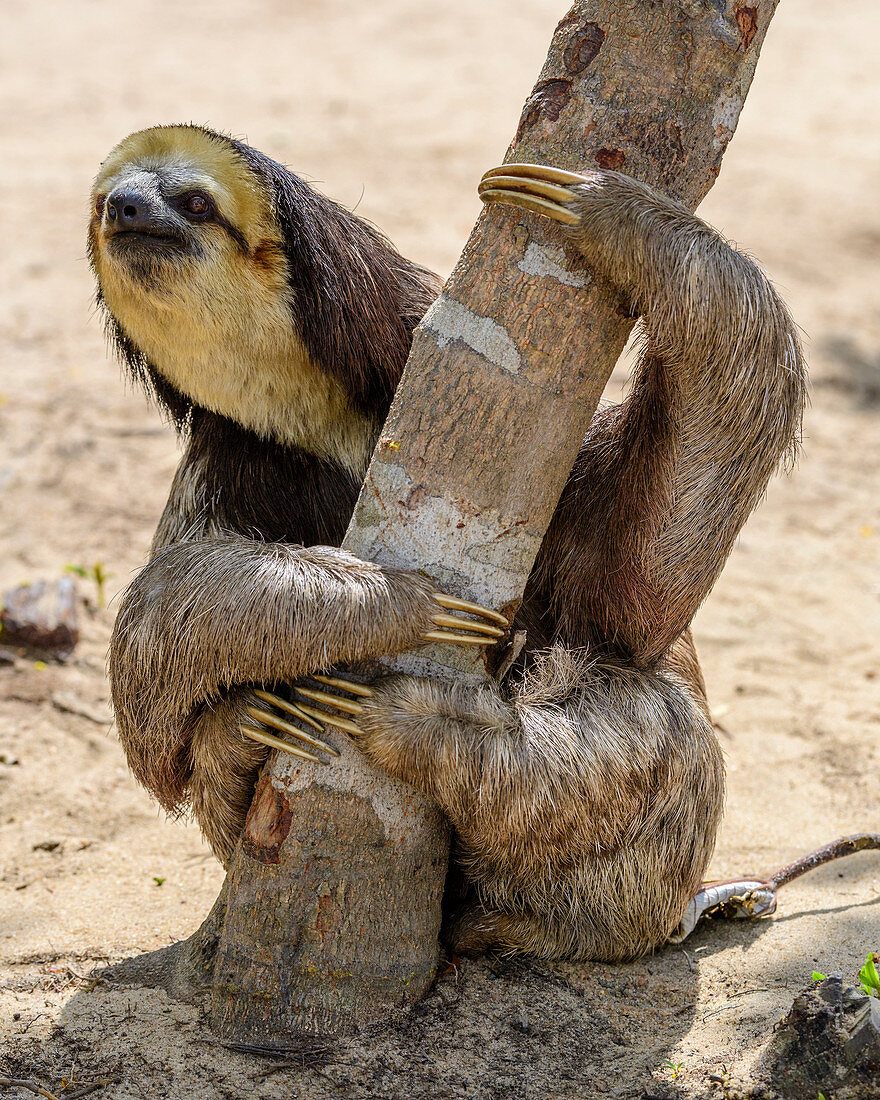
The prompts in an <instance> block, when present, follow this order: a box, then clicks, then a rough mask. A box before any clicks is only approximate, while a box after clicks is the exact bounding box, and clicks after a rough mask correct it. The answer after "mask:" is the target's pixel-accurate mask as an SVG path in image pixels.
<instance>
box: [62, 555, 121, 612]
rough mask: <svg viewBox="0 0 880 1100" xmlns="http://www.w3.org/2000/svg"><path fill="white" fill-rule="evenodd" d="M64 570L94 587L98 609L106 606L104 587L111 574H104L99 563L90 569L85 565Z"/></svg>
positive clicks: (70, 566)
mask: <svg viewBox="0 0 880 1100" xmlns="http://www.w3.org/2000/svg"><path fill="white" fill-rule="evenodd" d="M64 568H65V570H66V571H67V572H68V573H73V574H74V575H75V576H77V577H82V578H83V580H86V581H91V582H92V583H93V584H94V586H95V592H96V597H97V603H98V607H100V608H104V607H106V606H107V594H106V588H105V586H106V584H107V581H108V580H109V579H110V578H111V577H112V576H113V574H112V573H107V572H105V570H104V566H103V565H102V564H101V562H99V561H96V562H95V564H94V565H92V566H91V567H89V566H85V565H65V567H64Z"/></svg>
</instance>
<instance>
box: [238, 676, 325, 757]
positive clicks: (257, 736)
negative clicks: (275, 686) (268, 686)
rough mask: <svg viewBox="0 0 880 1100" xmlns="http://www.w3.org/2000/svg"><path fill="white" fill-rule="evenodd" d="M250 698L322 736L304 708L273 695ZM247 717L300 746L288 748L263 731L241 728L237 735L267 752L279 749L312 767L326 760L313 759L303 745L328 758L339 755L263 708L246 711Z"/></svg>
mask: <svg viewBox="0 0 880 1100" xmlns="http://www.w3.org/2000/svg"><path fill="white" fill-rule="evenodd" d="M254 695H256V696H257V698H258V699H260V700H261V701H262V702H264V703H268V704H269V706H273V707H277V708H278V709H279V710H283V711H286V712H287V713H288V714H290V715H292V716H293V717H294V718H297V719H298V720H299V721H300V722H303V723H305V725H307V726H311V727H312V728H313V729H316V730H317V731H318V733H323V731H324V727H323V726H322V725H320V723H318V722H316V721H315V720H314V719H313V718H311V717H310V716H309V715H308V714H307V713H306V710H305V708H304V707H301V706H299V705H298V704H297V703H291V702H288V700H287V699H282V698H281V697H280V696H279V695H275V694H273V693H272V692H271V691H254ZM247 710H248V714H250V716H251V717H252V718H255V719H256V720H257V721H258V722H261V723H262V724H263V726H269V727H272V728H274V729H277V730H280V731H281V732H282V733H286V734H288V736H290V737H294V738H296V740H297V741H300V742H302V744H301V745H291V744H290V742H289V741H284V740H282V739H281V738H280V737H276V736H275V734H273V733H269V732H268V731H267V730H265V729H261V728H259V727H258V726H251V725H243V726H242V727H241V732H242V733H243V734H244V735H245V736H246V737H250V738H252V739H253V740H254V741H259V742H260V743H261V744H263V745H268V746H269V748H271V749H281V750H282V751H283V752H289V753H291V755H293V756H298V757H300V759H302V760H312V761H314V763H316V764H326V760H322V759H321V757H320V756H315V754H314V753H313V752H309V751H308V750H307V749H306V748H304V747H303V746H304V745H309V746H311V747H312V748H315V749H320V751H321V752H327V753H329V754H330V755H331V756H339V753H338V752H337V751H336V749H334V748H333V746H332V745H328V744H327V742H326V741H322V740H320V738H318V737H315V736H314V735H313V734H311V733H308V732H307V731H306V730H303V729H300V728H299V726H295V725H294V724H293V723H292V722H288V721H287V720H286V719H284V718H282V717H281V716H280V715H278V714H276V713H275V712H274V711H271V710H269V709H268V708H263V707H250V706H249V707H248V708H247Z"/></svg>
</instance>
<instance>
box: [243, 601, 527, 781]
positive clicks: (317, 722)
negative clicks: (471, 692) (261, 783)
mask: <svg viewBox="0 0 880 1100" xmlns="http://www.w3.org/2000/svg"><path fill="white" fill-rule="evenodd" d="M434 599H435V600H436V601H437V603H438V604H439V605H440V607H441V608H444V609H445V610H444V611H442V612H438V613H437V614H436V615H434V616H432V622H433V623H434V624H435V625H436V626H437V627H438V629H437V630H429V631H428V632H427V633H426V634H424V635H423V637H424V640H425V641H426V642H451V643H455V644H457V645H495V643H496V642H497V641H498V640H499V639H500V638H503V637H504V634H505V631H506V629H507V627H508V622H507V619H505V617H504V616H503V615H502V614H500V613H499V612H498V611H492V610H491V609H490V608H488V607H482V606H481V605H480V604H476V603H468V602H467V600H459V599H456V598H455V597H454V596H447V595H446V594H445V593H443V592H435V593H434ZM448 611H463V612H465V613H466V614H469V615H474V616H477V619H476V621H475V620H474V619H464V618H462V617H461V616H460V615H450V614H447V612H448ZM480 617H482V618H483V619H488V620H489V621H488V622H480V621H479V618H480ZM496 624H497V625H496ZM502 628H504V629H502ZM311 679H312V680H317V681H318V683H322V684H326V685H327V686H328V687H332V688H337V689H340V690H342V691H346V692H348V693H349V694H351V695H355V696H360V697H361V698H365V697H367V696H369V695H372V694H373V693H372V691H371V690H370V689H369V688H368V687H365V686H364V685H363V684H357V683H354V682H352V681H349V680H342V679H339V678H338V677H327V676H312V677H311ZM295 690H296V692H297V694H298V695H301V696H303V697H304V698H306V699H310V700H312V701H313V702H318V703H324V704H328V705H330V706H334V707H336V709H337V710H341V711H343V712H344V713H345V714H353V715H358V714H360V713H361V711H362V710H363V707H362V706H361V705H360V703H357V702H356V701H354V700H351V699H347V698H345V697H342V696H336V695H330V694H328V693H327V692H323V691H315V690H313V689H311V688H304V687H296V688H295ZM254 694H255V695H256V696H257V697H258V698H259V699H261V700H262V701H263V702H264V703H268V704H269V706H273V707H276V708H278V709H279V710H283V711H285V712H286V713H287V714H289V715H291V716H293V717H294V718H297V719H298V720H299V721H300V722H304V723H305V724H306V725H309V726H312V727H313V728H314V729H315V730H317V731H318V732H319V733H322V732H323V731H324V725H328V726H334V727H335V728H337V729H341V730H345V732H346V733H349V734H351V735H352V736H353V737H358V736H359V735H360V734H361V732H362V731H361V729H360V727H359V726H358V725H357V724H356V723H355V722H352V721H351V720H350V719H348V718H342V717H339V716H338V715H335V714H332V713H328V712H327V711H325V710H318V709H317V708H316V707H312V706H309V705H308V704H307V703H303V702H299V701H296V702H289V701H288V700H287V699H282V698H281V697H280V696H278V695H274V694H273V693H272V692H269V691H255V692H254ZM248 713H249V714H250V715H251V717H252V718H255V719H256V720H257V721H258V722H260V723H262V725H263V726H269V727H272V728H274V729H277V730H280V731H281V732H282V733H286V734H287V735H288V736H290V737H293V738H296V740H297V741H299V742H302V744H290V742H289V741H285V740H282V738H280V737H277V736H275V734H273V733H270V732H268V731H267V730H265V729H262V728H260V727H258V726H252V725H243V726H242V727H241V732H242V733H243V734H244V735H245V736H246V737H251V738H253V740H254V741H259V742H261V743H262V744H263V745H268V746H269V747H270V748H273V749H280V750H281V751H282V752H289V753H291V754H292V755H293V756H298V757H300V758H301V759H302V760H312V761H314V762H315V763H316V764H326V760H322V759H321V757H320V756H316V755H315V754H314V753H313V752H309V751H308V748H305V747H303V745H306V746H309V747H311V748H315V749H318V750H319V751H321V752H327V753H330V755H331V756H339V753H338V752H337V751H336V749H334V748H332V747H331V746H330V745H328V744H327V743H326V741H322V740H320V739H319V738H317V737H315V736H314V735H313V734H311V733H308V732H307V731H305V730H302V729H300V728H299V727H298V726H295V725H294V724H293V723H292V722H289V721H287V720H286V719H284V718H281V717H280V716H279V715H277V714H275V713H274V711H271V710H269V709H268V708H267V709H263V708H261V707H248ZM321 723H324V725H322V724H321Z"/></svg>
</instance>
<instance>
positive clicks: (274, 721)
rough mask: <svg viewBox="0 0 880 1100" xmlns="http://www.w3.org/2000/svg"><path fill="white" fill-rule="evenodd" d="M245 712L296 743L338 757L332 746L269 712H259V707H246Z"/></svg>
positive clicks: (319, 727)
mask: <svg viewBox="0 0 880 1100" xmlns="http://www.w3.org/2000/svg"><path fill="white" fill-rule="evenodd" d="M247 711H248V714H249V715H250V716H251V718H256V720H257V721H258V722H262V723H263V725H265V726H274V727H275V729H277V730H281V731H282V732H283V733H287V734H290V736H291V737H295V738H296V739H297V740H298V741H304V742H305V743H306V744H307V745H312V746H314V748H316V749H320V750H321V751H322V752H329V753H330V755H331V756H339V753H338V752H337V751H336V749H334V748H333V746H332V745H328V744H327V743H326V742H325V741H321V740H319V739H318V738H317V737H313V736H312V735H311V734H310V733H306V732H305V730H301V729H300V728H299V726H294V725H293V723H292V722H285V720H284V719H283V718H279V716H278V715H277V714H273V713H272V712H271V711H270V710H261V709H260V708H259V707H248V708H247ZM315 724H317V723H315ZM318 729H321V726H318Z"/></svg>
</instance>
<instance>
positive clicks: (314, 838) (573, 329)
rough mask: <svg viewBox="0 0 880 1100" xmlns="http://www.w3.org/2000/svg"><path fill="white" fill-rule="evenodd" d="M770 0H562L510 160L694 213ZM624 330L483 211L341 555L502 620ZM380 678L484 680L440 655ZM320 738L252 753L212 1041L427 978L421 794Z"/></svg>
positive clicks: (436, 854)
mask: <svg viewBox="0 0 880 1100" xmlns="http://www.w3.org/2000/svg"><path fill="white" fill-rule="evenodd" d="M776 3H777V0H753V3H752V4H751V5H749V6H747V5H745V4H743V3H738V2H731V0H726V2H725V0H719V2H711V3H710V2H708V0H666V2H663V3H659V2H645V3H642V4H632V3H630V2H624V0H578V2H577V3H575V4H574V6H573V7H572V9H571V10H570V11H569V13H568V14H567V15H566V16H565V18H564V19H563V20H562V22H561V23H560V24H559V27H558V28H557V31H556V33H555V36H554V38H553V41H552V43H551V46H550V51H549V55H548V58H547V61H546V64H545V65H544V68H543V70H542V72H541V74H540V77H539V80H538V83H537V84H536V85H535V88H534V90H533V91H532V93H531V95H530V96H529V98H528V100H527V102H526V104H525V107H524V110H523V112H522V117H521V119H520V123H519V127H518V130H517V133H516V136H515V138H514V140H513V142H512V144H511V146H510V148H509V150H508V153H507V157H506V160H507V161H512V160H516V161H532V162H541V163H546V164H553V165H557V166H559V167H562V168H567V169H571V170H575V171H577V170H589V169H592V168H595V167H597V166H598V167H601V168H614V169H617V170H619V171H624V172H627V173H628V174H630V175H632V176H634V177H636V178H638V179H641V180H644V181H646V182H648V183H650V184H653V185H654V186H655V187H657V188H659V189H661V190H663V191H665V192H666V193H668V194H670V195H673V196H674V197H676V198H677V199H679V200H681V201H682V202H683V203H685V204H686V205H687V206H689V207H690V208H692V209H693V208H695V207H696V206H697V204H698V203H699V201H700V200H701V199H702V198H703V196H704V195H705V194H706V192H707V191H708V190H709V188H710V187H711V186H712V183H713V182H714V180H715V177H716V176H717V174H718V170H719V167H720V163H721V158H722V156H723V154H724V150H725V148H726V146H727V143H728V142H729V140H730V138H731V136H732V134H733V130H734V128H735V125H736V122H737V119H738V117H739V112H740V109H741V107H742V104H743V101H744V98H745V95H746V92H747V90H748V87H749V84H750V82H751V78H752V75H753V73H754V69H755V65H756V62H757V59H758V53H759V50H760V47H761V44H762V41H763V38H764V34H765V32H766V30H767V25H768V23H769V21H770V18H771V16H772V14H773V11H774V9H775V7H776ZM490 167H493V165H492V164H486V168H490ZM474 182H475V184H476V181H474ZM632 325H633V319H632V317H631V316H630V314H629V312H628V310H627V306H626V303H625V302H623V301H621V300H620V298H619V296H618V295H617V294H616V293H615V291H614V290H613V288H611V287H610V286H608V285H607V284H606V283H603V282H601V281H600V280H599V279H596V278H594V277H593V275H592V273H591V272H590V270H589V269H588V267H587V266H586V265H585V264H584V262H583V261H582V260H581V259H580V258H579V257H578V256H577V255H575V254H574V253H573V252H572V251H571V250H570V249H569V248H568V247H567V245H566V242H565V238H564V236H563V234H562V233H561V232H560V230H559V228H558V227H557V226H556V225H555V224H554V223H551V222H549V221H547V220H545V219H542V218H539V217H536V216H534V215H531V214H527V213H525V212H523V211H519V210H513V209H512V208H509V207H506V208H503V209H502V208H497V207H495V208H490V209H487V210H485V211H484V212H483V213H482V215H481V216H480V218H479V220H478V222H477V225H476V227H475V229H474V231H473V233H472V234H471V237H470V240H469V241H468V243H467V245H466V247H465V250H464V252H463V254H462V257H461V259H460V261H459V263H458V265H457V266H456V268H455V270H454V272H453V274H452V276H451V278H450V279H449V281H448V283H447V284H446V287H445V289H444V291H443V293H442V295H441V296H440V298H439V299H438V301H437V303H436V304H435V305H434V306H433V307H432V309H431V310H430V311H429V313H428V314H427V316H426V317H425V318H424V320H423V322H422V324H421V325H420V326H419V329H418V330H417V332H416V337H415V341H414V344H413V349H412V353H411V355H410V358H409V361H408V364H407V368H406V372H405V374H404V377H403V380H402V382H401V384H400V387H399V389H398V391H397V396H396V398H395V401H394V405H393V407H392V409H391V413H390V415H389V417H388V420H387V422H386V425H385V429H384V431H383V435H382V438H381V440H380V443H379V446H378V447H377V449H376V453H375V454H374V456H373V461H372V464H371V466H370V469H369V472H368V474H367V478H366V482H365V484H364V488H363V490H362V493H361V496H360V500H359V502H358V506H357V511H356V514H355V516H354V519H353V521H352V524H351V527H350V528H349V531H348V534H347V536H346V539H345V546H346V547H347V548H349V549H350V550H352V551H354V552H355V553H357V554H359V555H360V556H362V557H365V558H368V559H372V560H375V561H379V562H381V563H384V564H394V565H397V566H403V567H407V568H411V569H420V570H422V571H424V572H426V573H427V574H428V575H430V576H431V577H432V578H433V579H434V580H436V582H437V585H438V587H439V588H442V589H443V590H444V591H446V592H448V593H450V594H452V595H456V596H461V597H464V598H466V599H472V600H476V601H478V602H481V603H485V604H488V605H489V606H492V607H495V608H497V609H499V610H502V611H503V612H504V613H505V614H507V615H508V616H509V617H510V618H512V617H513V614H514V613H515V610H516V608H517V606H518V602H519V600H520V598H521V596H522V592H523V589H524V586H525V583H526V580H527V578H528V575H529V571H530V570H531V568H532V565H533V563H534V560H535V556H536V554H537V552H538V549H539V547H540V544H541V540H542V538H543V536H544V533H545V531H546V529H547V526H548V524H549V522H550V518H551V516H552V514H553V511H554V508H555V507H556V504H557V502H558V499H559V496H560V494H561V491H562V488H563V485H564V483H565V480H566V477H567V476H568V474H569V472H570V470H571V466H572V463H573V461H574V458H575V456H576V454H577V450H578V447H579V445H580V442H581V440H582V438H583V436H584V434H585V431H586V429H587V426H588V424H589V422H590V419H591V417H592V416H593V413H594V411H595V408H596V405H597V403H598V400H599V397H600V395H601V392H602V389H603V386H604V384H605V382H606V380H607V378H608V375H609V374H610V371H611V369H612V368H613V365H614V362H615V360H616V358H617V356H618V355H619V354H620V351H621V350H622V348H623V346H624V344H625V342H626V339H627V336H628V335H629V332H630V330H631V328H632ZM397 667H403V668H406V669H407V670H408V671H413V672H418V673H422V674H426V675H446V676H459V677H474V678H476V677H480V676H484V675H486V671H485V669H484V667H483V664H482V660H478V659H474V658H473V657H471V656H470V655H469V653H468V652H462V651H460V650H459V649H456V648H453V647H448V648H446V649H440V648H436V649H434V650H431V651H428V650H420V651H419V652H418V653H417V654H414V655H412V656H409V657H408V658H407V659H406V660H405V661H403V662H401V663H399V664H398V666H397ZM337 745H338V747H339V748H340V749H341V750H342V752H343V755H342V758H341V759H340V760H339V761H337V762H334V763H333V764H332V765H331V766H328V767H326V768H316V767H315V766H313V765H309V764H297V763H296V762H295V761H294V760H293V759H292V758H290V757H283V758H282V757H278V756H277V755H276V757H275V758H274V759H273V760H271V761H270V763H269V766H267V768H266V769H265V770H264V773H263V776H262V778H261V780H260V783H259V785H258V787H257V791H256V794H255V797H254V801H253V804H252V807H251V812H250V815H249V818H248V823H247V827H246V830H245V834H244V836H243V839H242V842H241V843H240V845H239V847H238V850H237V852H236V854H235V856H234V859H233V861H232V864H231V866H230V868H229V875H228V879H227V883H226V889H227V901H226V906H225V912H224V908H223V906H222V905H217V906H215V908H214V910H213V911H212V915H211V917H210V918H209V921H208V922H206V925H205V926H203V928H202V929H200V931H199V933H197V934H196V936H195V937H193V940H192V941H190V946H189V947H188V948H184V952H185V954H184V956H183V957H184V959H189V960H190V964H191V965H189V970H188V973H189V980H190V981H200V983H201V984H204V982H205V980H206V979H207V980H209V982H210V985H211V988H212V1002H211V1003H212V1017H213V1022H214V1025H215V1026H216V1028H217V1029H218V1031H219V1032H220V1033H221V1034H222V1035H224V1036H225V1037H227V1038H231V1039H235V1040H237V1041H250V1042H253V1041H257V1040H259V1041H261V1042H266V1041H281V1040H283V1039H284V1038H285V1037H287V1036H290V1035H292V1034H296V1033H297V1032H301V1031H302V1030H307V1031H312V1032H314V1031H324V1032H327V1031H329V1032H342V1031H346V1030H350V1029H352V1028H353V1027H356V1026H357V1025H358V1024H361V1023H363V1022H365V1021H368V1020H371V1019H375V1018H377V1017H380V1016H382V1015H384V1014H386V1013H387V1012H388V1011H390V1010H391V1009H392V1008H394V1007H397V1006H400V1005H406V1004H410V1003H412V1002H414V1001H415V1000H417V999H418V998H419V997H420V996H421V995H422V994H423V993H424V992H425V990H426V988H427V987H428V985H429V984H430V982H431V981H432V979H433V976H434V972H435V967H436V962H437V957H438V930H439V925H440V906H441V898H442V891H443V883H444V877H445V873H446V867H447V859H448V828H447V826H446V824H445V822H444V821H443V819H442V817H441V815H440V813H439V811H438V810H437V808H436V807H435V806H434V805H433V804H432V803H431V802H429V801H428V800H427V799H426V798H424V797H422V796H421V795H420V794H418V793H417V792H415V791H414V790H412V789H410V788H408V787H405V786H403V785H402V784H400V783H397V782H394V781H392V780H390V779H389V778H388V777H387V776H384V775H381V774H378V773H377V772H376V771H374V770H373V769H372V768H371V767H370V766H368V765H367V763H366V761H365V760H364V759H363V757H361V756H360V754H359V753H358V752H357V751H356V750H355V749H353V748H352V747H351V746H350V745H346V744H343V743H342V738H341V737H340V738H339V739H338V740H337ZM215 947H216V953H215V954H214V955H213V961H212V956H211V952H212V951H214V949H215ZM187 952H188V954H187ZM178 977H179V967H178Z"/></svg>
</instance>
